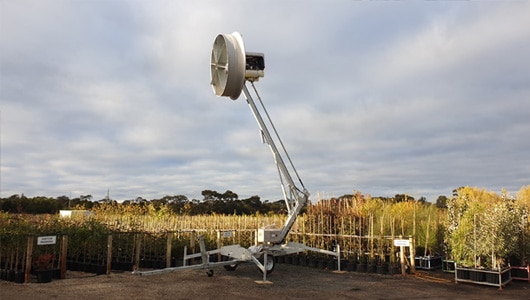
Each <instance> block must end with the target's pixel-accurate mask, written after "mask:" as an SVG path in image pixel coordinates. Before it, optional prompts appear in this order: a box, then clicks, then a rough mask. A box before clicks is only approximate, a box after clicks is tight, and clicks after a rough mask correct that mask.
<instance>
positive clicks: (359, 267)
mask: <svg viewBox="0 0 530 300" xmlns="http://www.w3.org/2000/svg"><path fill="white" fill-rule="evenodd" d="M366 268H367V265H366V264H362V263H361V264H358V265H357V268H356V271H357V272H360V273H366Z"/></svg>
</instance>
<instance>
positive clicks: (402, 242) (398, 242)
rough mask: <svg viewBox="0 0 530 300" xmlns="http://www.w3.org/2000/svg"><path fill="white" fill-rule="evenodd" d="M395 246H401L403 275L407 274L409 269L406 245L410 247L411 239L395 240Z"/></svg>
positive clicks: (400, 259)
mask: <svg viewBox="0 0 530 300" xmlns="http://www.w3.org/2000/svg"><path fill="white" fill-rule="evenodd" d="M394 246H396V247H399V261H400V264H401V275H406V274H407V270H406V269H405V247H410V241H409V240H404V239H396V240H394Z"/></svg>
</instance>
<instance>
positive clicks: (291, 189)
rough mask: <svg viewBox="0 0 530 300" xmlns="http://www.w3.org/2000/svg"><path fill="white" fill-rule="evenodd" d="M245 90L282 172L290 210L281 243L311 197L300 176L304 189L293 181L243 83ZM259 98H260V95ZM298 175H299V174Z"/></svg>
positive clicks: (251, 108)
mask: <svg viewBox="0 0 530 300" xmlns="http://www.w3.org/2000/svg"><path fill="white" fill-rule="evenodd" d="M243 92H244V94H245V99H246V100H247V103H248V105H249V107H250V110H251V111H252V114H253V115H254V117H255V118H256V121H257V122H258V125H259V128H260V130H261V134H262V138H263V139H264V141H265V142H266V143H267V144H268V145H269V148H270V150H271V152H272V155H273V157H274V163H275V164H276V167H277V168H278V171H279V173H280V181H281V186H282V191H283V196H284V200H285V204H286V206H287V212H288V218H287V220H286V221H285V223H284V225H283V227H282V229H281V231H280V233H279V236H278V239H277V240H278V241H279V243H280V244H281V243H283V242H284V241H285V238H286V237H287V234H288V233H289V231H290V230H291V227H292V226H293V224H294V222H295V221H296V218H297V216H298V215H299V214H300V211H301V210H302V208H304V206H305V205H306V203H307V201H308V199H309V191H308V190H307V189H306V188H305V187H303V183H302V181H301V180H300V178H299V177H298V179H299V180H300V183H301V185H302V190H300V189H299V188H297V187H296V185H295V183H294V181H293V178H292V177H291V174H290V173H289V169H288V168H287V166H286V165H285V162H284V160H283V158H282V155H281V153H280V152H279V151H278V148H277V147H276V144H275V142H274V139H273V138H272V136H271V134H270V132H269V130H268V128H267V125H266V124H265V122H264V121H263V118H262V117H261V114H260V111H259V110H258V108H257V107H256V104H255V102H254V99H252V96H251V95H250V93H249V91H248V89H247V86H246V84H244V85H243ZM256 94H257V91H256ZM258 98H259V95H258ZM263 108H264V107H263ZM264 109H265V108H264ZM265 112H266V111H265ZM267 116H268V115H267ZM269 122H270V123H271V124H272V121H271V120H270V118H269ZM273 127H274V125H273ZM275 133H276V136H277V138H278V140H279V141H280V143H281V140H280V138H279V135H278V133H277V132H276V131H275ZM282 148H283V152H284V153H285V155H286V156H287V158H288V159H289V161H290V158H289V155H288V153H287V151H286V150H285V147H283V144H282ZM291 167H292V169H293V171H294V172H295V174H296V169H295V168H294V165H293V164H292V162H291ZM296 175H297V176H298V174H296ZM284 181H285V182H284ZM286 185H287V187H286Z"/></svg>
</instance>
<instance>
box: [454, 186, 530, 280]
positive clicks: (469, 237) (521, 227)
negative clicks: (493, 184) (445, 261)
mask: <svg viewBox="0 0 530 300" xmlns="http://www.w3.org/2000/svg"><path fill="white" fill-rule="evenodd" d="M527 204H529V203H527V202H526V201H525V200H524V198H519V199H518V198H517V197H516V198H515V199H512V198H511V197H509V195H508V194H507V192H506V191H503V193H502V194H501V195H497V194H495V193H493V192H489V191H486V190H483V189H478V188H471V187H463V188H460V189H458V190H457V196H456V197H454V198H451V199H449V200H448V202H447V219H446V235H445V242H446V245H447V248H448V249H447V251H448V254H449V255H450V257H451V258H452V260H453V261H454V262H455V270H456V272H455V280H456V281H457V282H472V283H477V284H486V285H494V286H499V287H500V288H502V287H503V286H505V285H506V284H508V283H509V282H510V281H511V279H512V278H511V273H510V267H511V266H512V265H515V266H525V265H527V264H528V262H529V261H528V259H529V256H528V254H529V253H530V252H529V251H528V250H529V249H528V247H529V245H528V242H527V241H526V239H527V238H526V236H527V235H528V232H529V228H528V208H529V207H528V206H527Z"/></svg>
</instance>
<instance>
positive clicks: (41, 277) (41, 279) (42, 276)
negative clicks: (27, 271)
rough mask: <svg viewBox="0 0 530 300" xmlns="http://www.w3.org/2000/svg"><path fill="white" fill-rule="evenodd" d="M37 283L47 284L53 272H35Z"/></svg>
mask: <svg viewBox="0 0 530 300" xmlns="http://www.w3.org/2000/svg"><path fill="white" fill-rule="evenodd" d="M36 274H37V282H38V283H48V282H51V281H52V278H53V270H43V271H36Z"/></svg>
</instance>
